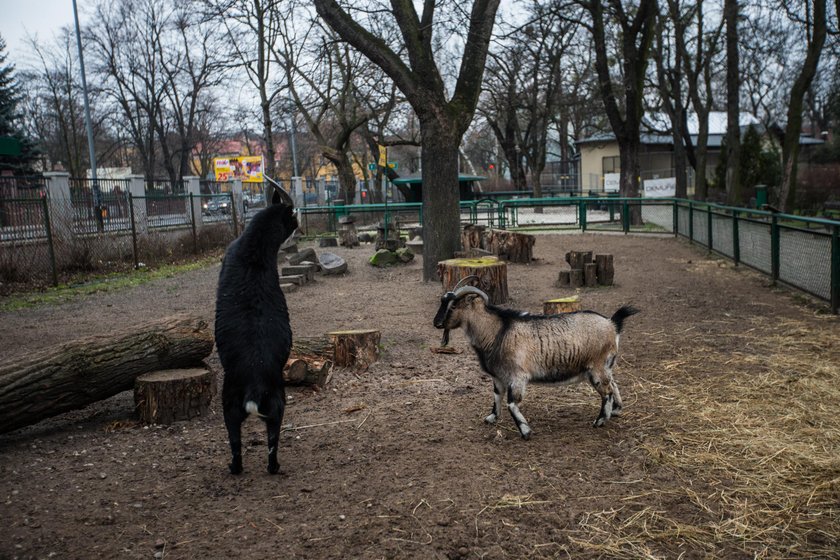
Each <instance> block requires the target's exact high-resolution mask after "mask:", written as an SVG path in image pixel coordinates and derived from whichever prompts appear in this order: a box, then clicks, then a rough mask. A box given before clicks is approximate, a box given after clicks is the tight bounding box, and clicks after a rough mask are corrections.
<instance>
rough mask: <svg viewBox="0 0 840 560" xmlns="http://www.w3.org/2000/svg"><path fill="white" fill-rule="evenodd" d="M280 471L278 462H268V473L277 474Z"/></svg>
mask: <svg viewBox="0 0 840 560" xmlns="http://www.w3.org/2000/svg"><path fill="white" fill-rule="evenodd" d="M278 472H280V463H269V464H268V474H277V473H278Z"/></svg>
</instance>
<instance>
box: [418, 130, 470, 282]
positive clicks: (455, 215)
mask: <svg viewBox="0 0 840 560" xmlns="http://www.w3.org/2000/svg"><path fill="white" fill-rule="evenodd" d="M420 126H421V134H422V135H423V140H422V147H423V153H422V155H421V158H422V162H423V171H422V178H423V280H424V281H425V282H431V281H436V280H437V279H438V275H437V264H438V262H440V261H445V260H447V259H451V258H452V256H453V255H454V254H455V251H458V250H459V249H460V248H461V222H460V220H461V209H460V207H459V204H458V203H459V201H460V194H459V191H458V144H459V142H460V135H458V134H457V133H455V131H453V130H451V128H452V126H451V125H450V127H449V129H447V128H446V126H445V125H442V124H439V123H437V122H435V121H434V120H433V119H428V118H426V119H423V118H422V116H421V121H420Z"/></svg>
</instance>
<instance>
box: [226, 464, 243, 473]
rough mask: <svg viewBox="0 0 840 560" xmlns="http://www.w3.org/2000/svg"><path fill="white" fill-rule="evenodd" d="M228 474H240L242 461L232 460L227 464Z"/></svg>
mask: <svg viewBox="0 0 840 560" xmlns="http://www.w3.org/2000/svg"><path fill="white" fill-rule="evenodd" d="M228 468H229V469H230V474H242V461H234V462H233V463H231V464H229V465H228Z"/></svg>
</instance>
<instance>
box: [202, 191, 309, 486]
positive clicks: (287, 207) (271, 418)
mask: <svg viewBox="0 0 840 560" xmlns="http://www.w3.org/2000/svg"><path fill="white" fill-rule="evenodd" d="M272 203H273V205H271V206H269V207H268V208H266V209H265V210H262V211H260V212H259V213H258V214H256V215H255V216H254V217H253V219H252V220H251V222H250V223H249V224H248V227H247V228H245V231H244V232H243V233H242V235H241V236H239V238H238V239H236V240H235V241H234V242H233V243H231V244H230V246H229V247H228V249H227V252H226V253H225V258H224V261H223V262H222V270H221V272H220V273H219V286H218V290H217V292H216V348H217V349H218V352H219V359H220V360H221V362H222V367H223V368H224V371H225V375H224V384H223V387H222V406H223V408H224V416H225V426H226V427H227V431H228V437H229V438H230V450H231V453H232V454H233V459H232V461H231V463H230V465H229V466H230V472H231V473H233V474H239V473H241V472H242V435H241V428H242V422H244V421H245V418H247V417H248V415H249V414H256V415H257V416H259V417H260V418H262V419H263V421H265V426H266V431H267V432H268V472H269V473H271V474H275V473H277V471H278V470H280V464H279V463H278V462H277V444H278V440H279V439H280V425H281V423H282V422H283V412H284V409H285V407H286V390H285V387H284V384H283V367H284V366H285V365H286V361H287V360H288V359H289V353H290V351H291V348H292V329H291V327H290V325H289V310H288V308H287V307H286V298H285V296H284V295H283V291H282V290H281V289H280V276H279V274H278V272H277V253H278V251H279V250H280V246H281V245H282V243H283V242H284V241H285V240H286V239H288V238H289V237H290V236H291V235H292V233H294V231H295V230H296V229H297V227H298V223H297V218H296V217H295V214H294V205H293V204H292V200H291V198H289V196H288V195H287V194H286V193H285V192H283V193H282V194H281V191H280V189H275V193H274V195H273V199H272Z"/></svg>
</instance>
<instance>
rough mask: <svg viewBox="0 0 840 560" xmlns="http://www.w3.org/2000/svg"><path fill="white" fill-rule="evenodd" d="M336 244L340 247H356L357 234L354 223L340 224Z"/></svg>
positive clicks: (358, 243) (357, 243)
mask: <svg viewBox="0 0 840 560" xmlns="http://www.w3.org/2000/svg"><path fill="white" fill-rule="evenodd" d="M338 244H339V245H341V246H342V247H358V246H359V245H360V244H361V243H360V242H359V235H358V233H357V232H356V226H355V225H354V224H342V225H341V228H340V229H339V230H338Z"/></svg>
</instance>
